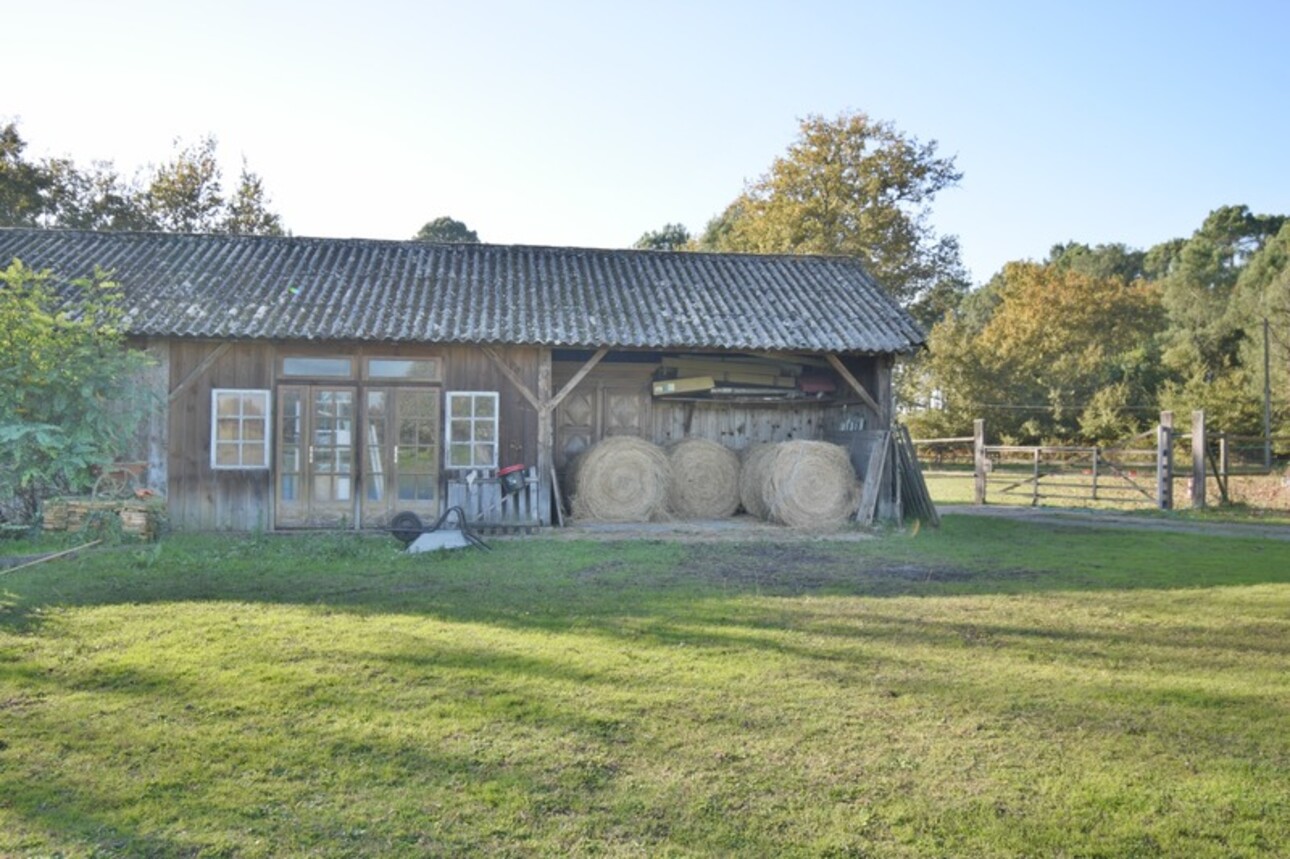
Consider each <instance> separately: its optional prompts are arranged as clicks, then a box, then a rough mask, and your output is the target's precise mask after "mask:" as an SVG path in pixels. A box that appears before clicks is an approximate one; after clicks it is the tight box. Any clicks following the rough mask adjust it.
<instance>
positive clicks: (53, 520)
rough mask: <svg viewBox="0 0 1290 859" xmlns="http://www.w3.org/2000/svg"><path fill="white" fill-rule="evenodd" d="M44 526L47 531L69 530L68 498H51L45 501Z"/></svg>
mask: <svg viewBox="0 0 1290 859" xmlns="http://www.w3.org/2000/svg"><path fill="white" fill-rule="evenodd" d="M43 519H44V528H45V530H46V531H66V530H67V500H66V499H65V498H51V499H49V500H48V501H46V502H45V509H44V516H43Z"/></svg>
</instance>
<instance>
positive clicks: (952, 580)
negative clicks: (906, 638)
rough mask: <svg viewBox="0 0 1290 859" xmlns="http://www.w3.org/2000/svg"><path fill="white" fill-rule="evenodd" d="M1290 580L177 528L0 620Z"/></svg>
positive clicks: (513, 613) (1035, 551) (1029, 548)
mask: <svg viewBox="0 0 1290 859" xmlns="http://www.w3.org/2000/svg"><path fill="white" fill-rule="evenodd" d="M1273 583H1290V543H1274V542H1270V541H1269V542H1261V541H1253V540H1246V539H1227V538H1214V537H1198V536H1195V535H1179V534H1161V533H1152V534H1136V533H1133V532H1126V531H1116V532H1111V531H1106V532H1094V531H1089V530H1086V529H1066V530H1065V531H1063V530H1062V529H1056V530H1054V529H1051V528H1046V527H1045V526H1044V525H1042V524H1032V523H1017V522H1004V521H982V520H969V519H968V517H959V518H958V519H952V520H950V521H949V522H948V523H947V525H946V526H945V527H944V528H942V529H941V530H940V532H938V533H934V534H930V535H928V534H924V535H922V536H920V537H919V538H917V539H911V538H909V537H906V536H904V535H893V536H890V537H887V538H884V539H878V540H870V541H860V542H845V543H839V542H833V543H830V542H828V541H820V542H802V541H793V542H786V543H765V542H759V543H715V544H713V543H691V544H685V543H669V542H665V541H641V542H627V543H624V542H614V543H592V542H585V543H584V542H567V541H551V540H541V539H538V540H532V541H527V542H525V541H514V542H505V543H499V544H497V546H496V551H494V552H490V553H483V552H476V551H473V550H469V551H460V552H456V553H438V554H434V555H416V556H409V555H406V554H404V553H402V552H399V551H397V548H396V547H395V545H394V544H393V542H392V541H390V540H385V539H374V538H362V537H356V536H345V535H329V536H324V537H312V538H308V539H306V538H299V537H266V536H263V535H260V536H256V537H239V536H220V537H215V536H179V537H175V538H172V539H171V540H170V541H168V542H167V543H165V544H161V545H158V546H143V547H134V548H128V547H127V548H123V549H114V550H109V551H105V552H99V553H92V554H91V553H87V554H85V555H83V556H81V557H78V558H73V559H70V560H66V561H55V562H51V563H50V564H49V565H47V566H43V567H35V568H32V569H30V570H26V571H21V572H19V573H15V574H13V575H11V576H5V577H3V578H0V628H4V627H8V628H11V629H21V628H23V627H25V626H27V625H29V624H31V623H38V622H39V621H40V619H41V617H43V616H44V613H45V612H46V611H48V610H51V609H54V608H61V607H75V606H95V605H104V606H110V605H120V604H132V603H133V604H148V603H164V602H190V601H198V602H200V601H224V602H246V603H252V604H254V603H267V604H287V605H302V606H309V607H315V608H318V609H320V610H323V609H330V610H334V611H345V612H358V613H364V612H368V613H400V614H411V615H434V616H439V617H443V618H445V619H449V620H455V621H475V622H483V623H494V624H507V625H514V626H517V627H535V628H550V629H564V628H567V627H569V626H574V627H576V626H578V625H588V624H601V623H604V622H606V621H616V620H617V619H621V618H625V617H659V616H663V617H668V616H677V615H680V616H686V615H689V614H692V613H693V611H694V609H695V607H696V606H698V605H700V604H703V605H707V604H713V605H716V604H719V603H721V602H722V601H727V602H730V601H732V600H733V602H731V603H730V604H731V606H737V605H739V604H740V603H741V601H746V599H747V598H761V597H765V598H802V597H813V596H821V597H860V598H901V597H945V596H951V597H952V596H960V595H970V596H986V595H1001V594H1026V593H1030V594H1039V593H1057V592H1068V591H1069V592H1101V591H1134V590H1176V589H1188V588H1215V587H1228V586H1240V585H1254V584H1273Z"/></svg>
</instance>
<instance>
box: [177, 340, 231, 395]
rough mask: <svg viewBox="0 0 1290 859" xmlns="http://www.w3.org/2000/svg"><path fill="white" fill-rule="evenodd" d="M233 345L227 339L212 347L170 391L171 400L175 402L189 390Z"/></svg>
mask: <svg viewBox="0 0 1290 859" xmlns="http://www.w3.org/2000/svg"><path fill="white" fill-rule="evenodd" d="M232 345H233V343H232V342H231V341H229V340H225V341H224V342H223V343H221V344H219V345H218V346H216V347H215V348H214V349H212V350H211V353H210V354H209V355H207V356H206V357H205V358H203V359H202V362H201V363H200V364H198V365H197V366H196V367H194V368H193V371H192V372H191V373H189V374H188V375H187V376H184V380H183V381H182V382H180V383H179V384H178V385H175V387H174V389H173V390H172V391H171V392H170V397H169V400H170V402H172V403H173V402H174V401H175V400H177V399H179V396H180V395H181V394H182V393H183V392H184V391H186V390H188V389H189V388H190V387H191V386H192V384H193V382H196V381H197V380H198V379H200V378H201V377H202V375H203V374H204V373H205V372H206V371H207V370H209V369H210V368H211V365H212V364H214V363H215V362H216V361H218V360H219V359H220V356H221V355H223V354H224V353H225V352H227V351H228V350H229V349H230V348H231V347H232Z"/></svg>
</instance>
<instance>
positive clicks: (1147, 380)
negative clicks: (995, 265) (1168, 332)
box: [923, 262, 1165, 440]
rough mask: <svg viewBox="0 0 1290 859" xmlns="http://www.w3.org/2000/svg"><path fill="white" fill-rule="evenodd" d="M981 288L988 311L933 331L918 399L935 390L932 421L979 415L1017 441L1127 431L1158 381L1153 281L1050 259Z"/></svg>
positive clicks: (1157, 304) (1016, 268) (1159, 310)
mask: <svg viewBox="0 0 1290 859" xmlns="http://www.w3.org/2000/svg"><path fill="white" fill-rule="evenodd" d="M990 290H991V298H992V304H991V305H990V307H989V309H988V311H987V312H985V313H983V314H981V315H979V316H978V317H977V318H975V319H974V318H971V317H968V316H965V315H963V314H957V315H954V316H951V317H949V318H947V319H945V320H944V321H942V322H941V323H939V324H938V325H937V326H936V327H934V328H933V329H932V332H931V344H930V349H931V355H930V357H929V359H928V361H927V362H926V368H925V375H926V378H925V379H924V380H923V384H924V388H925V391H924V396H930V392H931V391H932V390H935V391H937V392H938V394H939V397H938V398H939V399H941V400H942V401H943V402H944V406H945V407H944V408H943V409H941V410H939V411H940V414H939V415H935V416H934V417H937V418H938V419H940V420H943V421H946V422H947V423H950V424H953V425H956V426H957V427H963V426H964V425H968V426H970V423H971V420H972V419H973V418H978V417H984V418H986V420H987V421H988V422H989V423H990V424H991V427H992V429H993V431H994V432H997V433H1002V434H1005V435H1008V436H1011V437H1013V438H1016V439H1019V440H1020V439H1025V440H1038V439H1042V438H1054V437H1056V438H1071V437H1075V436H1081V435H1082V436H1085V437H1092V438H1100V439H1106V438H1114V437H1116V436H1118V435H1120V434H1122V433H1124V432H1129V431H1131V430H1132V429H1134V427H1135V426H1136V423H1137V418H1136V414H1137V410H1138V409H1140V408H1143V407H1145V408H1146V409H1147V410H1149V409H1150V408H1151V406H1152V405H1153V404H1154V398H1155V390H1156V387H1157V385H1158V384H1159V382H1160V379H1159V377H1158V367H1159V360H1158V358H1159V353H1158V340H1159V337H1160V335H1161V334H1162V333H1163V331H1164V324H1165V316H1164V310H1163V307H1162V304H1161V299H1160V290H1159V288H1158V287H1157V286H1156V285H1154V284H1152V283H1149V282H1147V281H1144V280H1142V279H1136V280H1133V281H1126V280H1125V279H1124V278H1123V277H1122V276H1121V275H1119V274H1105V275H1100V276H1099V275H1097V274H1090V273H1086V272H1084V271H1080V270H1079V269H1078V268H1077V267H1075V266H1071V265H1063V264H1060V263H1059V262H1056V263H1054V262H1050V263H1047V264H1043V263H1009V264H1008V265H1007V266H1005V267H1004V270H1003V272H1002V273H1001V275H1000V276H999V277H998V278H996V280H995V281H994V282H993V283H992V285H991V287H990ZM929 417H932V416H929ZM947 428H948V427H947Z"/></svg>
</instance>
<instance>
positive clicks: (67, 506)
mask: <svg viewBox="0 0 1290 859" xmlns="http://www.w3.org/2000/svg"><path fill="white" fill-rule="evenodd" d="M163 509H164V507H163V505H162V504H161V503H160V502H158V501H152V502H146V501H134V500H124V501H123V500H100V501H96V500H92V499H88V498H59V499H52V500H50V501H47V502H46V503H45V508H44V529H45V530H46V531H67V532H69V533H77V532H79V531H83V530H85V529H86V527H89V526H93V525H94V524H95V522H97V521H100V520H102V519H103V518H104V517H110V519H115V520H116V521H117V522H119V523H120V525H121V531H122V533H124V534H129V535H130V536H132V537H138V538H139V539H141V540H155V539H156V538H157V534H158V531H159V528H160V521H161V513H162V510H163Z"/></svg>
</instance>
